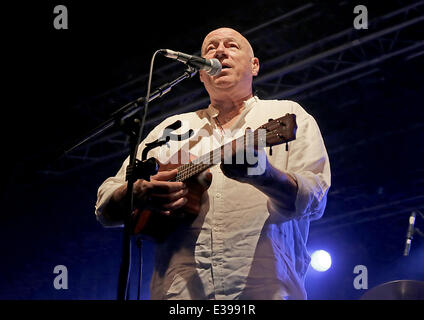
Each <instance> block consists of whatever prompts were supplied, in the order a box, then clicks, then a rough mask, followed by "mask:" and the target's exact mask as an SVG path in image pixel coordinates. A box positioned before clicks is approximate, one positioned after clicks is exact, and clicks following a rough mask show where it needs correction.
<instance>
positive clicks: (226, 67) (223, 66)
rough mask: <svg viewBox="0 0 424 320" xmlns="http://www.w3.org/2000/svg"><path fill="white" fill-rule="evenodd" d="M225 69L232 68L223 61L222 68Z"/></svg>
mask: <svg viewBox="0 0 424 320" xmlns="http://www.w3.org/2000/svg"><path fill="white" fill-rule="evenodd" d="M225 69H231V67H230V66H229V65H228V64H226V63H222V70H225Z"/></svg>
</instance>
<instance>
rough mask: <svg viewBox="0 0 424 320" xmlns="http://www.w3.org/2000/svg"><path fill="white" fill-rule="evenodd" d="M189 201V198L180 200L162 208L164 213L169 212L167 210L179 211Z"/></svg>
mask: <svg viewBox="0 0 424 320" xmlns="http://www.w3.org/2000/svg"><path fill="white" fill-rule="evenodd" d="M187 201H188V200H187V198H181V199H179V200H177V201H174V202H171V203H168V204H164V205H163V206H162V208H163V210H164V211H167V210H169V211H173V210H177V209H180V208H182V207H183V206H184V205H185V204H186V203H187Z"/></svg>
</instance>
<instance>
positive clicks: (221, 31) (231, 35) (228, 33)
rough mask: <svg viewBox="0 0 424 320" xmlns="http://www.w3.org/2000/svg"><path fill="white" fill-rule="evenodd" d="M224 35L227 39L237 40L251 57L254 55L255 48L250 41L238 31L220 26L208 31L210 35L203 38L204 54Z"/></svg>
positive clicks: (202, 50)
mask: <svg viewBox="0 0 424 320" xmlns="http://www.w3.org/2000/svg"><path fill="white" fill-rule="evenodd" d="M222 37H226V39H227V40H235V41H236V42H238V43H239V44H240V46H241V49H242V50H246V52H247V53H248V54H249V56H250V57H251V58H253V57H254V53H253V48H252V46H251V45H250V43H249V41H248V40H247V39H246V38H245V37H244V36H243V35H242V34H241V33H239V32H238V31H236V30H234V29H232V28H225V27H224V28H218V29H216V30H213V31H211V32H209V33H208V35H207V36H206V37H205V39H204V40H203V44H202V49H201V52H202V56H203V55H205V54H206V52H207V51H206V50H207V48H208V46H209V45H211V44H213V43H214V42H216V41H217V40H218V39H222Z"/></svg>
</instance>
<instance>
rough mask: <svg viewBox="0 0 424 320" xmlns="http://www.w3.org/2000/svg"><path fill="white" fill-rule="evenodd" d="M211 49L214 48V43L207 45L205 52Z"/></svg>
mask: <svg viewBox="0 0 424 320" xmlns="http://www.w3.org/2000/svg"><path fill="white" fill-rule="evenodd" d="M211 50H215V46H214V45H209V46H207V47H206V52H209V51H211Z"/></svg>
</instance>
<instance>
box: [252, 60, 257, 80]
mask: <svg viewBox="0 0 424 320" xmlns="http://www.w3.org/2000/svg"><path fill="white" fill-rule="evenodd" d="M258 73H259V59H258V58H252V75H253V76H257V75H258Z"/></svg>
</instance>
